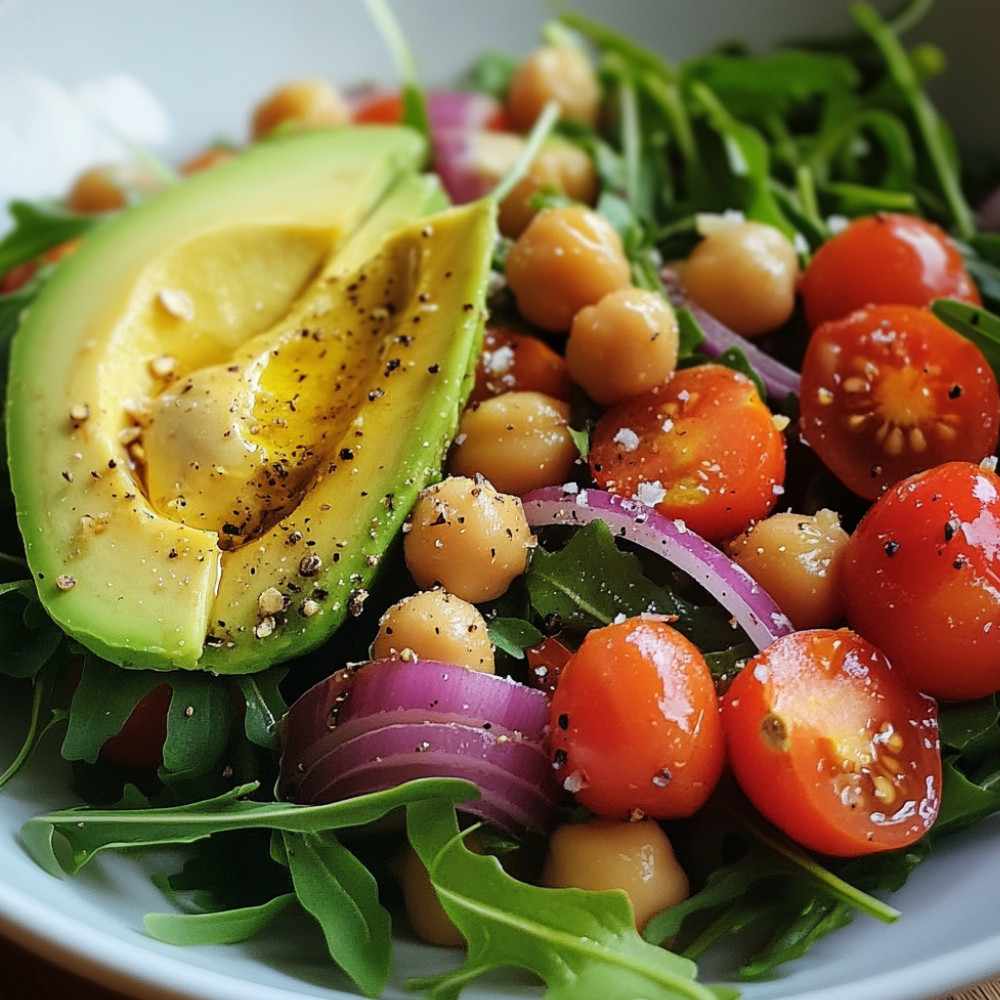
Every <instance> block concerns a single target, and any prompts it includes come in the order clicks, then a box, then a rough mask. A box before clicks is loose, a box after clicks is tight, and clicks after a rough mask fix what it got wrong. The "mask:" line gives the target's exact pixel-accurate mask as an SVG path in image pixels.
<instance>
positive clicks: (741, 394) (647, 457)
mask: <svg viewBox="0 0 1000 1000" xmlns="http://www.w3.org/2000/svg"><path fill="white" fill-rule="evenodd" d="M590 469H591V473H592V475H593V476H594V479H595V480H596V482H597V484H598V485H599V486H600V487H601V488H602V489H605V490H608V491H609V492H611V493H616V494H618V495H620V496H625V497H636V498H638V499H640V500H642V501H643V502H645V503H648V504H649V505H650V506H655V507H656V509H657V510H659V511H660V512H661V513H662V514H664V515H665V516H667V517H670V518H676V519H680V520H683V521H684V522H685V523H686V524H687V526H688V527H689V528H690V529H691V530H692V531H695V532H697V533H698V534H700V535H702V536H704V537H705V538H708V539H709V540H711V541H717V540H720V539H723V538H728V537H730V536H732V535H736V534H738V533H739V532H741V531H743V530H745V529H746V528H747V526H748V525H749V524H750V523H751V522H752V521H755V520H757V519H758V518H761V517H764V516H765V515H766V514H767V513H768V512H769V511H770V510H771V508H772V507H773V506H774V504H775V503H776V501H777V499H778V497H779V496H780V494H781V492H782V489H783V485H782V484H783V481H784V477H785V442H784V437H783V435H782V433H781V431H780V430H779V429H778V427H777V425H776V424H775V421H774V417H773V415H772V413H771V411H770V410H769V409H768V408H767V406H766V405H765V404H764V402H763V401H762V400H761V398H760V396H759V395H758V393H757V389H756V387H755V386H754V383H753V382H752V381H751V380H750V379H749V378H747V376H745V375H743V374H742V373H741V372H737V371H734V370H733V369H731V368H726V367H724V366H722V365H716V364H706V365H697V366H696V367H694V368H684V369H681V370H680V371H678V372H675V373H674V375H673V376H672V377H671V378H670V380H669V381H667V382H665V383H664V384H663V385H662V386H658V387H656V388H655V389H652V390H650V391H649V392H647V393H644V394H643V395H641V396H636V397H634V398H633V399H629V400H625V401H624V402H622V403H618V404H616V405H615V406H613V407H611V408H610V409H609V410H607V411H606V412H605V413H604V414H603V415H602V417H601V419H600V420H599V421H598V423H597V426H596V428H595V430H594V436H593V440H592V442H591V447H590Z"/></svg>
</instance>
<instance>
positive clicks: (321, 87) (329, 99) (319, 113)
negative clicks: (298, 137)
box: [251, 79, 351, 139]
mask: <svg viewBox="0 0 1000 1000" xmlns="http://www.w3.org/2000/svg"><path fill="white" fill-rule="evenodd" d="M350 119H351V111H350V108H349V107H348V106H347V102H346V101H345V100H344V98H343V96H342V95H341V93H340V91H339V90H338V89H337V88H336V87H334V86H333V84H331V83H328V82H327V81H326V80H319V79H303V80H291V81H289V82H288V83H286V84H283V85H282V86H280V87H278V88H277V89H276V90H274V91H272V92H271V93H270V94H269V95H268V96H267V97H266V98H264V100H263V101H261V102H260V103H259V104H258V105H257V106H256V108H254V112H253V121H252V125H251V134H252V136H253V138H254V139H262V138H263V137H264V136H265V135H268V134H269V133H271V132H273V131H274V130H275V129H276V128H278V126H279V125H284V124H285V123H288V124H289V125H290V126H293V127H295V128H298V129H306V128H323V127H327V126H331V125H344V124H346V123H347V122H349V121H350Z"/></svg>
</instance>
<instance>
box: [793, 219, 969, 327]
mask: <svg viewBox="0 0 1000 1000" xmlns="http://www.w3.org/2000/svg"><path fill="white" fill-rule="evenodd" d="M799 291H800V294H801V296H802V305H803V309H804V311H805V316H806V322H807V323H808V324H809V327H810V329H816V327H818V326H819V325H820V324H821V323H826V322H828V321H830V320H835V319H840V318H841V317H843V316H846V315H848V314H849V313H852V312H854V311H855V310H856V309H863V308H864V307H865V306H870V305H878V304H887V303H893V304H899V305H913V306H928V305H930V304H931V302H933V301H934V299H939V298H942V299H949V298H950V299H960V300H961V301H963V302H972V303H974V304H976V305H979V303H980V296H979V290H978V289H977V288H976V286H975V283H974V282H973V281H972V279H971V278H970V277H969V274H968V272H967V271H966V269H965V263H964V261H963V260H962V256H961V254H960V253H959V252H958V250H957V248H956V247H955V244H954V243H953V242H952V241H951V240H950V239H949V238H948V235H947V234H946V233H945V232H944V230H942V229H941V228H940V227H939V226H936V225H934V224H933V223H932V222H928V221H927V220H926V219H921V218H918V217H917V216H912V215H905V214H902V213H896V212H881V213H879V214H878V215H869V216H865V217H863V218H860V219H854V220H853V221H852V222H850V223H848V225H847V226H846V227H845V228H844V229H843V230H841V231H840V232H839V233H837V234H836V235H835V236H833V237H832V238H831V239H829V240H827V241H826V243H824V244H823V245H822V246H821V247H820V248H819V249H818V250H817V251H816V253H815V255H814V256H813V259H812V261H811V262H810V264H809V267H808V268H806V272H805V274H804V275H803V276H802V281H801V282H800V286H799Z"/></svg>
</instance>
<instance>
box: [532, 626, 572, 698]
mask: <svg viewBox="0 0 1000 1000" xmlns="http://www.w3.org/2000/svg"><path fill="white" fill-rule="evenodd" d="M572 655H573V652H572V650H569V649H567V648H566V647H565V646H564V645H563V644H562V643H561V642H560V641H559V640H558V639H553V638H552V637H551V636H548V637H546V638H545V639H543V640H542V641H541V642H540V643H539V644H538V645H537V646H531V647H529V648H528V649H526V650H525V651H524V657H525V659H526V660H527V661H528V683H529V684H530V685H531V686H532V687H536V688H538V689H539V690H541V691H547V692H548V693H549V694H552V692H553V691H555V689H556V685H557V684H558V683H559V677H560V675H561V674H562V671H563V667H565V666H566V664H567V663H568V662H569V659H570V657H571V656H572Z"/></svg>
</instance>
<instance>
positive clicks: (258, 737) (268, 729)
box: [236, 667, 288, 750]
mask: <svg viewBox="0 0 1000 1000" xmlns="http://www.w3.org/2000/svg"><path fill="white" fill-rule="evenodd" d="M287 675H288V669H287V668H286V667H275V668H272V669H270V670H264V671H261V672H260V673H256V674H240V675H238V676H237V678H236V683H237V684H238V685H239V688H240V691H241V692H242V693H243V700H244V702H245V703H246V719H245V722H244V729H245V731H246V735H247V739H248V740H250V742H251V743H254V744H256V745H257V746H259V747H264V748H266V749H269V750H276V749H277V748H278V723H279V722H281V718H282V716H283V715H284V714H285V710H286V709H287V708H288V705H287V703H286V701H285V698H284V696H283V695H282V693H281V682H282V681H283V680H284V679H285V677H286V676H287Z"/></svg>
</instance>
